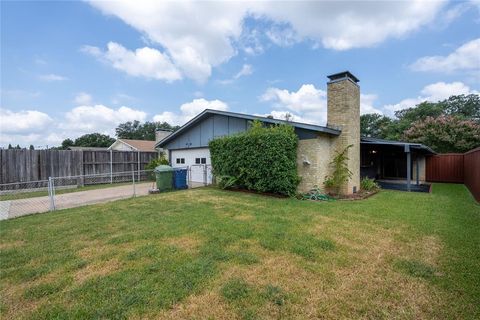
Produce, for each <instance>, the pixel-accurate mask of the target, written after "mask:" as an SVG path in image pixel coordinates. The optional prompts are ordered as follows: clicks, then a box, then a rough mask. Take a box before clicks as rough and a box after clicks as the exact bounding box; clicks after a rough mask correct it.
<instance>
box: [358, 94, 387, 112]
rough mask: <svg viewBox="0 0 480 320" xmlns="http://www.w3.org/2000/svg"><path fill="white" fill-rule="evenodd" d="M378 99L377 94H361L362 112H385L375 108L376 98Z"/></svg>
mask: <svg viewBox="0 0 480 320" xmlns="http://www.w3.org/2000/svg"><path fill="white" fill-rule="evenodd" d="M377 99H378V96H377V95H376V94H363V93H361V94H360V114H367V113H379V114H383V112H382V111H381V110H380V109H378V108H375V107H374V106H373V104H374V102H375V100H377Z"/></svg>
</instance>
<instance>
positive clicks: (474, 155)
mask: <svg viewBox="0 0 480 320" xmlns="http://www.w3.org/2000/svg"><path fill="white" fill-rule="evenodd" d="M463 168H464V169H463V171H464V183H465V185H466V186H467V188H468V189H469V190H470V192H471V193H472V194H473V196H474V197H475V199H477V201H478V202H480V148H477V149H474V150H472V151H469V152H467V153H465V154H464V156H463Z"/></svg>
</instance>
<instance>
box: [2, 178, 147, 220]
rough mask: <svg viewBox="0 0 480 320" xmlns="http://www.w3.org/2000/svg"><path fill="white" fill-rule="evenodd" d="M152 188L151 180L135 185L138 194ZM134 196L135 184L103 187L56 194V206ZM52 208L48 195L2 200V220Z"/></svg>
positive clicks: (77, 204)
mask: <svg viewBox="0 0 480 320" xmlns="http://www.w3.org/2000/svg"><path fill="white" fill-rule="evenodd" d="M151 188H152V183H151V182H145V183H139V184H136V185H135V191H136V195H137V196H144V195H147V194H148V190H149V189H151ZM132 196H133V186H132V185H126V186H120V187H111V188H102V189H96V190H89V191H79V192H72V193H66V194H60V195H56V196H55V208H56V209H67V208H74V207H80V206H84V205H87V204H94V203H102V202H108V201H114V200H119V199H125V198H130V197H132ZM49 210H50V198H49V197H48V196H44V197H35V198H28V199H19V200H9V201H0V220H5V219H10V218H15V217H20V216H25V215H28V214H33V213H41V212H47V211H49Z"/></svg>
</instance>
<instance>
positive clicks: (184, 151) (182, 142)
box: [156, 71, 434, 194]
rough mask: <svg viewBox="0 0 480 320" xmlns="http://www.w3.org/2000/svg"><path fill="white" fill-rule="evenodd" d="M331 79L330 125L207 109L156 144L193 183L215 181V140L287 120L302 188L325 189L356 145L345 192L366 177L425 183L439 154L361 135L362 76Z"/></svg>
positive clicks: (346, 73) (346, 74)
mask: <svg viewBox="0 0 480 320" xmlns="http://www.w3.org/2000/svg"><path fill="white" fill-rule="evenodd" d="M328 79H329V81H328V83H327V125H326V126H319V125H313V124H307V123H299V122H291V121H285V120H278V119H271V118H265V117H260V116H254V115H247V114H240V113H234V112H226V111H218V110H209V109H207V110H204V111H203V112H201V113H200V114H199V115H197V116H196V117H194V118H193V119H192V120H190V121H188V122H187V123H186V124H185V125H183V126H182V127H181V128H180V129H179V130H177V131H175V132H174V133H172V134H170V135H168V136H166V137H165V138H163V139H162V140H160V141H159V142H157V143H156V147H157V148H165V149H168V152H167V154H168V158H169V161H170V163H171V164H172V166H173V167H185V166H188V167H190V168H191V172H192V173H191V175H190V180H191V181H192V182H200V183H201V182H206V183H210V182H211V179H212V176H211V170H210V171H209V170H207V168H211V160H210V151H209V149H208V143H209V141H210V140H212V139H215V138H217V137H221V136H225V135H232V134H236V133H239V132H243V131H246V130H248V128H249V127H250V125H251V123H252V121H253V120H259V121H261V122H263V123H265V124H267V125H268V124H288V125H291V126H293V127H294V129H295V133H296V134H297V136H298V139H299V143H298V150H297V169H298V174H299V175H300V176H301V178H302V179H301V182H300V184H299V187H298V191H300V192H305V191H308V190H310V189H312V188H313V187H314V186H319V187H322V186H323V181H324V180H325V177H326V176H327V175H329V174H330V173H331V165H330V162H331V161H332V159H333V157H334V156H335V155H336V154H337V152H340V151H343V150H344V149H345V148H346V147H347V146H349V145H351V146H352V147H351V148H349V149H348V161H347V165H348V168H349V170H350V171H351V172H352V177H351V178H350V179H349V181H348V182H347V183H346V184H345V186H344V187H343V189H342V190H341V192H342V193H344V194H351V193H355V192H357V191H358V190H359V188H360V178H361V177H364V176H365V177H372V178H376V179H379V180H382V179H383V180H389V181H398V180H403V181H404V182H406V185H407V186H408V188H409V189H410V187H411V181H412V178H414V179H415V181H416V183H417V184H420V181H421V180H424V179H425V178H424V177H425V156H428V155H430V154H433V153H434V152H433V151H432V150H431V149H429V148H428V147H426V146H423V145H421V144H415V143H408V142H400V141H387V140H379V139H373V138H361V137H360V86H359V85H358V82H359V80H358V79H357V78H356V77H355V76H354V75H353V74H351V73H350V72H349V71H344V72H340V73H337V74H333V75H330V76H328ZM412 168H413V170H412ZM412 171H413V176H412Z"/></svg>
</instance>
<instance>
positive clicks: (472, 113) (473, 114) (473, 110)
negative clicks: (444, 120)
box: [441, 94, 480, 121]
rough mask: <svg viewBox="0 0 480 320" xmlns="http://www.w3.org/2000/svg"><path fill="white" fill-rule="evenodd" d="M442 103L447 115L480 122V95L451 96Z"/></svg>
mask: <svg viewBox="0 0 480 320" xmlns="http://www.w3.org/2000/svg"><path fill="white" fill-rule="evenodd" d="M441 103H442V104H443V106H444V109H445V114H447V115H456V116H459V117H462V118H465V119H472V120H475V121H480V95H478V94H469V95H467V96H466V95H463V94H462V95H459V96H451V97H450V98H448V99H447V100H444V101H442V102H441Z"/></svg>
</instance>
